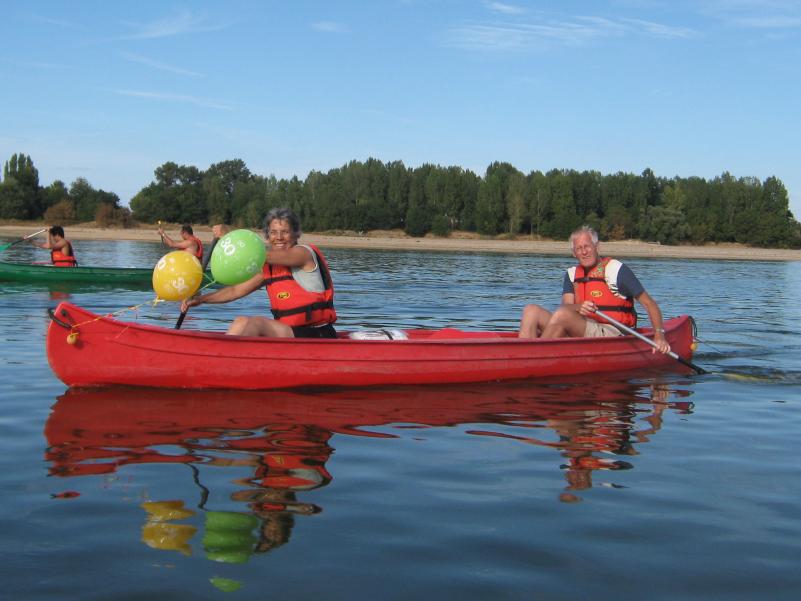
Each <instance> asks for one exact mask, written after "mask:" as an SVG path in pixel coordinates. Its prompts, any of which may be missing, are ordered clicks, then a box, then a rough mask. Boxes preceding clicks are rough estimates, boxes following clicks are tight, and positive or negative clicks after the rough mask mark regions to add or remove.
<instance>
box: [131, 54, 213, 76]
mask: <svg viewBox="0 0 801 601" xmlns="http://www.w3.org/2000/svg"><path fill="white" fill-rule="evenodd" d="M122 57H123V58H124V59H125V60H127V61H131V62H132V63H139V64H141V65H146V66H148V67H153V68H154V69H159V70H161V71H169V72H170V73H175V74H177V75H188V76H189V77H203V74H202V73H198V72H197V71H189V70H188V69H181V68H180V67H173V66H172V65H167V64H166V63H161V62H158V61H155V60H152V59H149V58H147V57H146V56H140V55H138V54H134V53H132V52H123V53H122Z"/></svg>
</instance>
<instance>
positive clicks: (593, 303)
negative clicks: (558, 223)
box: [519, 225, 670, 353]
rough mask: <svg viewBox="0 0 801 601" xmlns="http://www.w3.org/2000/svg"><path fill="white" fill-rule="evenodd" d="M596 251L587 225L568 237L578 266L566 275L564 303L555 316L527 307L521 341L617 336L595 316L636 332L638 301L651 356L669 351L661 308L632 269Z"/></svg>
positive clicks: (593, 235)
mask: <svg viewBox="0 0 801 601" xmlns="http://www.w3.org/2000/svg"><path fill="white" fill-rule="evenodd" d="M599 247H600V243H599V242H598V233H597V232H596V231H595V230H593V229H592V228H590V227H588V226H586V225H585V226H582V227H580V228H579V229H577V230H576V231H575V232H573V233H572V234H571V235H570V249H571V251H572V253H573V256H574V257H575V258H576V259H577V260H578V265H576V266H575V267H571V268H570V269H568V270H567V272H566V273H565V277H564V280H563V285H562V304H561V305H560V306H559V308H558V309H557V310H556V311H554V312H553V313H551V312H550V311H548V310H547V309H545V308H543V307H541V306H539V305H533V304H532V305H526V307H525V308H524V309H523V315H522V318H521V320H520V332H519V336H520V338H568V337H590V338H592V337H601V336H620V335H621V334H622V332H621V331H620V330H618V329H617V328H616V327H615V326H613V325H612V324H610V323H607V322H606V321H605V320H604V319H603V318H602V317H600V316H598V315H597V314H596V311H598V310H601V311H603V312H604V313H606V314H608V315H609V316H610V317H612V318H613V319H615V320H616V321H619V322H620V323H622V324H623V325H625V326H628V327H630V328H635V327H636V326H637V312H636V310H635V309H634V301H635V300H636V301H637V302H639V303H640V304H642V306H643V307H645V310H646V311H647V312H648V317H649V319H650V320H651V325H652V326H653V328H654V343H655V344H656V348H655V349H654V351H656V350H657V349H658V350H659V351H660V352H662V353H667V352H669V351H670V345H669V344H668V342H667V340H666V339H665V330H664V327H663V323H662V311H661V310H660V309H659V305H658V304H657V303H656V301H655V300H654V299H653V298H651V296H650V295H649V294H648V293H647V292H646V291H645V288H644V287H643V285H642V284H641V283H640V281H639V280H638V279H637V276H635V275H634V272H632V271H631V269H629V268H628V267H627V266H626V265H624V264H623V263H621V262H620V261H618V260H617V259H612V258H609V257H603V258H602V257H601V255H600V252H599Z"/></svg>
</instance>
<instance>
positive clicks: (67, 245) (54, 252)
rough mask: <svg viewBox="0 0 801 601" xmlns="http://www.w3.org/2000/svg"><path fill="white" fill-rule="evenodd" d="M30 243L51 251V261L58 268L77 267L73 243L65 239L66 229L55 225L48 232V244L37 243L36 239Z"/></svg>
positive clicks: (31, 239) (32, 239)
mask: <svg viewBox="0 0 801 601" xmlns="http://www.w3.org/2000/svg"><path fill="white" fill-rule="evenodd" d="M29 241H30V243H31V244H33V245H34V246H38V247H39V248H46V249H49V250H50V261H51V262H52V263H53V265H55V266H56V267H75V266H76V265H78V260H77V259H76V258H75V252H74V251H73V250H72V242H70V241H69V240H67V239H66V238H65V237H64V228H63V227H61V226H60V225H54V226H52V227H51V228H50V229H49V230H47V242H37V241H36V239H35V238H30V240H29Z"/></svg>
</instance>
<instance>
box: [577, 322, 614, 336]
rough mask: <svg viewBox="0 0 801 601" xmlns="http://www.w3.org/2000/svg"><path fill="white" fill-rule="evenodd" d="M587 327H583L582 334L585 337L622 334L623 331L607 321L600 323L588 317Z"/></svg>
mask: <svg viewBox="0 0 801 601" xmlns="http://www.w3.org/2000/svg"><path fill="white" fill-rule="evenodd" d="M586 321H587V327H585V328H584V336H585V337H587V338H609V337H611V336H622V335H623V332H621V331H620V330H618V329H617V328H616V327H615V326H613V325H609V324H608V323H601V322H599V321H595V320H594V319H588V320H586Z"/></svg>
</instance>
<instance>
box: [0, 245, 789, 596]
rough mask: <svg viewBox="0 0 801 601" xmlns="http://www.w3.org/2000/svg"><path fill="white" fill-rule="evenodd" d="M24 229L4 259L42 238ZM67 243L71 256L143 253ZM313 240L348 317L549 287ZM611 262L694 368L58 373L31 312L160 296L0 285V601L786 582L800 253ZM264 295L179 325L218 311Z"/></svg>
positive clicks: (142, 260)
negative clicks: (143, 380) (497, 378)
mask: <svg viewBox="0 0 801 601" xmlns="http://www.w3.org/2000/svg"><path fill="white" fill-rule="evenodd" d="M20 246H22V245H20ZM20 246H15V247H13V248H12V249H11V250H9V251H7V252H6V253H5V254H4V257H3V258H4V259H6V260H8V259H13V260H19V261H36V260H44V259H45V258H46V257H45V255H44V253H43V252H42V251H37V250H36V249H33V248H30V247H25V246H22V247H20ZM76 246H77V245H76ZM76 250H77V251H78V252H79V258H80V259H81V260H82V263H83V264H84V265H90V264H95V265H117V266H141V265H153V264H155V262H156V260H157V259H158V258H159V257H160V256H161V255H162V254H163V253H164V250H163V249H162V248H161V247H160V246H158V245H156V244H145V243H137V242H119V243H115V244H111V245H109V244H108V243H101V242H81V243H80V247H79V248H77V249H76ZM328 254H329V257H330V261H331V264H332V269H333V273H334V277H335V282H336V284H337V301H338V302H337V307H338V311H339V314H340V324H339V325H340V326H341V327H342V328H344V329H347V328H360V327H376V326H383V327H437V326H446V325H450V326H454V325H455V326H457V327H464V328H468V329H470V328H476V329H478V328H486V329H489V328H501V329H514V328H515V327H516V325H517V320H518V317H519V313H520V308H521V307H522V306H523V305H524V304H525V303H526V302H539V303H542V304H546V305H549V306H554V305H555V303H556V302H557V300H558V298H559V295H560V281H561V271H560V270H561V268H563V267H564V266H566V265H567V263H568V259H567V258H544V257H534V256H519V255H484V254H471V253H463V254H438V253H424V252H378V251H352V250H331V251H330V252H329V253H328ZM627 263H629V264H630V265H631V266H632V267H633V268H634V269H635V271H636V272H637V273H638V274H639V275H640V277H641V279H642V280H643V282H644V283H645V285H646V287H647V289H648V290H649V292H650V293H651V294H652V296H654V297H655V298H656V299H657V300H658V301H659V302H660V304H661V306H662V308H663V311H664V312H665V313H666V314H667V315H668V316H672V315H677V314H682V313H689V314H691V315H693V316H694V317H695V319H696V321H697V323H698V329H699V331H698V334H699V337H700V339H701V340H702V341H703V342H702V343H701V345H700V347H699V349H698V352H697V354H696V355H695V357H694V362H696V363H698V364H699V365H702V366H704V367H705V368H707V369H708V370H709V371H711V372H712V373H711V374H709V375H705V376H693V375H690V374H687V373H685V372H682V371H674V372H652V373H637V374H608V375H606V376H603V377H600V376H596V377H592V378H581V379H576V380H574V381H571V380H563V381H551V382H535V381H530V382H515V383H490V384H480V385H475V384H473V385H467V386H458V387H426V388H384V389H371V390H328V391H309V390H299V391H283V392H248V393H243V392H225V391H214V392H177V391H164V390H160V391H159V390H156V391H154V390H143V391H137V390H131V389H117V390H100V391H68V390H66V388H65V386H64V385H63V384H61V382H59V381H58V380H57V379H56V378H55V377H54V376H53V374H52V373H51V371H50V369H49V367H48V365H47V359H46V357H45V354H44V332H45V328H46V326H47V318H46V309H47V307H50V306H54V305H55V304H56V303H57V302H58V301H59V300H62V299H69V300H71V301H72V302H75V303H77V304H79V305H81V306H85V307H87V308H90V309H93V310H97V311H98V312H112V311H120V310H123V312H122V313H121V314H120V317H122V318H124V319H139V320H142V321H146V322H148V323H158V324H161V325H165V326H172V325H173V324H174V320H175V318H176V317H177V314H178V309H177V306H176V305H175V304H168V303H161V304H159V305H157V306H156V307H153V306H151V305H148V304H147V301H149V300H150V299H152V297H153V293H152V291H150V290H125V289H109V288H99V287H98V288H92V287H88V288H87V287H78V288H72V289H69V288H67V289H58V288H54V287H46V286H31V285H22V284H7V283H2V284H0V337H1V339H2V342H3V345H2V351H0V392H1V393H2V399H3V401H2V409H1V410H0V420H1V421H0V424H2V432H3V436H2V438H0V463H1V464H2V470H0V491H2V495H3V497H2V501H3V502H2V504H0V531H2V533H3V535H2V536H3V542H4V544H3V545H2V548H0V575H2V576H3V578H2V581H3V591H4V595H3V596H4V598H8V599H15V600H16V599H19V600H24V599H31V600H34V599H35V600H38V601H42V600H44V601H49V600H53V601H55V600H63V599H81V600H94V599H98V600H100V599H103V600H122V599H192V600H197V599H222V598H227V599H248V600H255V599H332V600H339V599H409V598H417V599H459V600H461V599H468V600H470V599H527V600H528V599H547V600H563V599H564V600H573V599H576V600H583V599H609V600H619V599H649V600H650V599H666V600H667V599H699V600H701V599H760V600H762V599H781V600H783V599H788V600H790V599H793V600H795V599H799V598H801V570H799V560H798V557H799V556H801V509H799V499H800V498H801V464H800V462H799V461H798V454H797V449H798V442H797V439H798V433H799V431H801V417H800V416H801V413H800V412H799V405H800V404H801V386H800V385H801V353H800V352H799V350H801V343H799V340H801V326H799V317H800V316H799V312H798V310H797V308H796V307H797V301H798V298H800V297H801V264H799V263H762V262H748V263H746V262H712V261H679V260H631V261H627ZM265 297H266V295H263V294H261V293H256V294H253V295H251V297H249V298H247V299H244V300H242V301H239V302H238V303H234V304H231V305H226V306H216V307H210V306H206V307H202V308H198V309H194V310H193V312H192V313H190V316H189V318H188V319H187V321H186V322H185V326H184V327H186V328H194V329H216V330H223V329H224V328H225V326H226V323H227V322H228V321H229V320H230V319H231V318H232V317H233V316H234V315H237V314H248V313H251V314H252V313H255V312H258V311H263V310H264V307H265V306H266V305H265V303H266V298H265ZM129 307H137V309H136V310H133V309H127V310H126V308H129Z"/></svg>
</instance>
